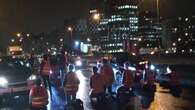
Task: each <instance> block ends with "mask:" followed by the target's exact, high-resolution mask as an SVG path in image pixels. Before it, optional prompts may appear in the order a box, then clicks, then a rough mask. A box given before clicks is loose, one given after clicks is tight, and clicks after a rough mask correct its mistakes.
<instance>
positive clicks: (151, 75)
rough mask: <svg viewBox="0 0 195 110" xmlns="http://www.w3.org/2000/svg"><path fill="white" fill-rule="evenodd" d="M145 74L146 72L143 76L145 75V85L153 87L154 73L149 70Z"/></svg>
mask: <svg viewBox="0 0 195 110" xmlns="http://www.w3.org/2000/svg"><path fill="white" fill-rule="evenodd" d="M145 72H146V73H145V74H146V83H147V85H149V86H152V85H154V83H155V75H154V72H153V71H151V70H146V71H145Z"/></svg>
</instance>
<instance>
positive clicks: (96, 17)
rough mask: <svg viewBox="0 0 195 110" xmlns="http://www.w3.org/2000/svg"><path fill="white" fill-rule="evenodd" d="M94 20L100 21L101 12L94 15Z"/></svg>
mask: <svg viewBox="0 0 195 110" xmlns="http://www.w3.org/2000/svg"><path fill="white" fill-rule="evenodd" d="M93 20H95V21H99V20H100V14H99V13H95V14H94V15H93Z"/></svg>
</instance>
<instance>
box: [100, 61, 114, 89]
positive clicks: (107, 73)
mask: <svg viewBox="0 0 195 110" xmlns="http://www.w3.org/2000/svg"><path fill="white" fill-rule="evenodd" d="M100 74H101V75H102V76H103V78H104V79H105V81H106V84H107V86H111V85H112V83H113V81H114V72H113V70H112V67H110V66H109V65H103V66H102V67H101V68H100Z"/></svg>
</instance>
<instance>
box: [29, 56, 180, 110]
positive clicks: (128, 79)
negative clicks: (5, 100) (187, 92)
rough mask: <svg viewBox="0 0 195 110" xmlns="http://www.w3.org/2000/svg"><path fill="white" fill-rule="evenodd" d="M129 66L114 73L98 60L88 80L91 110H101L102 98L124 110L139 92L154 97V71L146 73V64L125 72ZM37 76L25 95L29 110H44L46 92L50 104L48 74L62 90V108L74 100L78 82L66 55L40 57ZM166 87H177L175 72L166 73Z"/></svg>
mask: <svg viewBox="0 0 195 110" xmlns="http://www.w3.org/2000/svg"><path fill="white" fill-rule="evenodd" d="M130 65H131V62H125V63H124V67H123V68H120V69H119V72H118V73H115V72H114V71H113V67H112V65H111V64H110V62H109V61H108V60H107V59H102V61H98V64H97V66H94V67H92V72H93V75H92V76H91V77H90V94H89V96H90V99H91V104H92V107H93V109H94V110H103V109H102V105H104V104H105V103H107V102H106V101H108V100H107V99H106V96H110V97H112V96H113V94H115V95H116V99H117V102H118V107H117V108H118V109H119V110H128V101H129V98H130V97H135V96H138V95H140V94H142V93H143V91H147V92H148V93H152V95H150V96H151V97H154V93H155V90H156V87H155V75H156V74H155V71H153V70H151V69H150V64H146V65H145V68H144V69H140V68H139V67H137V68H136V70H135V71H132V70H131V69H129V66H130ZM39 73H40V74H39V75H40V76H41V78H38V79H37V80H36V81H35V83H34V85H33V86H32V88H31V90H30V94H29V96H30V105H31V109H32V110H47V107H46V106H47V104H48V93H47V89H49V91H50V96H51V100H52V90H51V76H52V74H59V75H58V77H57V79H58V80H57V81H58V82H57V84H58V86H59V87H60V88H63V89H64V93H65V99H66V104H68V103H69V102H71V101H73V100H76V93H77V91H78V87H79V83H80V81H79V79H78V77H77V75H76V73H75V71H74V64H73V63H72V62H71V60H69V59H68V57H67V54H62V55H59V56H57V57H56V58H55V59H52V57H51V56H49V55H44V56H43V61H42V63H41V65H40V72H39ZM117 75H119V76H121V78H119V79H117V77H118V76H117ZM42 82H43V84H42ZM116 83H118V85H120V86H117V92H116V93H115V92H113V85H114V84H116ZM170 83H171V85H172V86H175V87H176V86H177V85H179V81H178V77H177V75H176V74H175V71H171V73H170ZM140 91H141V92H140ZM122 95H124V96H125V97H124V96H122ZM142 95H143V94H142ZM147 96H148V94H147ZM126 99H127V100H126ZM151 101H153V98H151ZM141 102H142V100H141ZM103 107H106V106H103ZM142 108H143V109H147V108H149V105H148V104H145V103H144V101H143V102H142ZM107 110H108V109H107Z"/></svg>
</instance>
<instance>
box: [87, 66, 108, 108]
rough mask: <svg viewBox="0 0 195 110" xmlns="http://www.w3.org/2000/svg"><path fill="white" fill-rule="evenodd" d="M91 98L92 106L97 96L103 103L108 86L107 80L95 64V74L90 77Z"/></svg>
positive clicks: (98, 100) (99, 101)
mask: <svg viewBox="0 0 195 110" xmlns="http://www.w3.org/2000/svg"><path fill="white" fill-rule="evenodd" d="M90 87H91V91H90V98H91V102H92V106H94V103H95V102H94V100H92V99H93V98H97V102H98V103H101V102H102V101H103V100H102V99H103V98H104V96H105V88H106V82H105V80H104V78H103V77H102V75H100V74H99V73H98V68H97V67H96V66H95V67H93V75H92V76H91V78H90Z"/></svg>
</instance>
